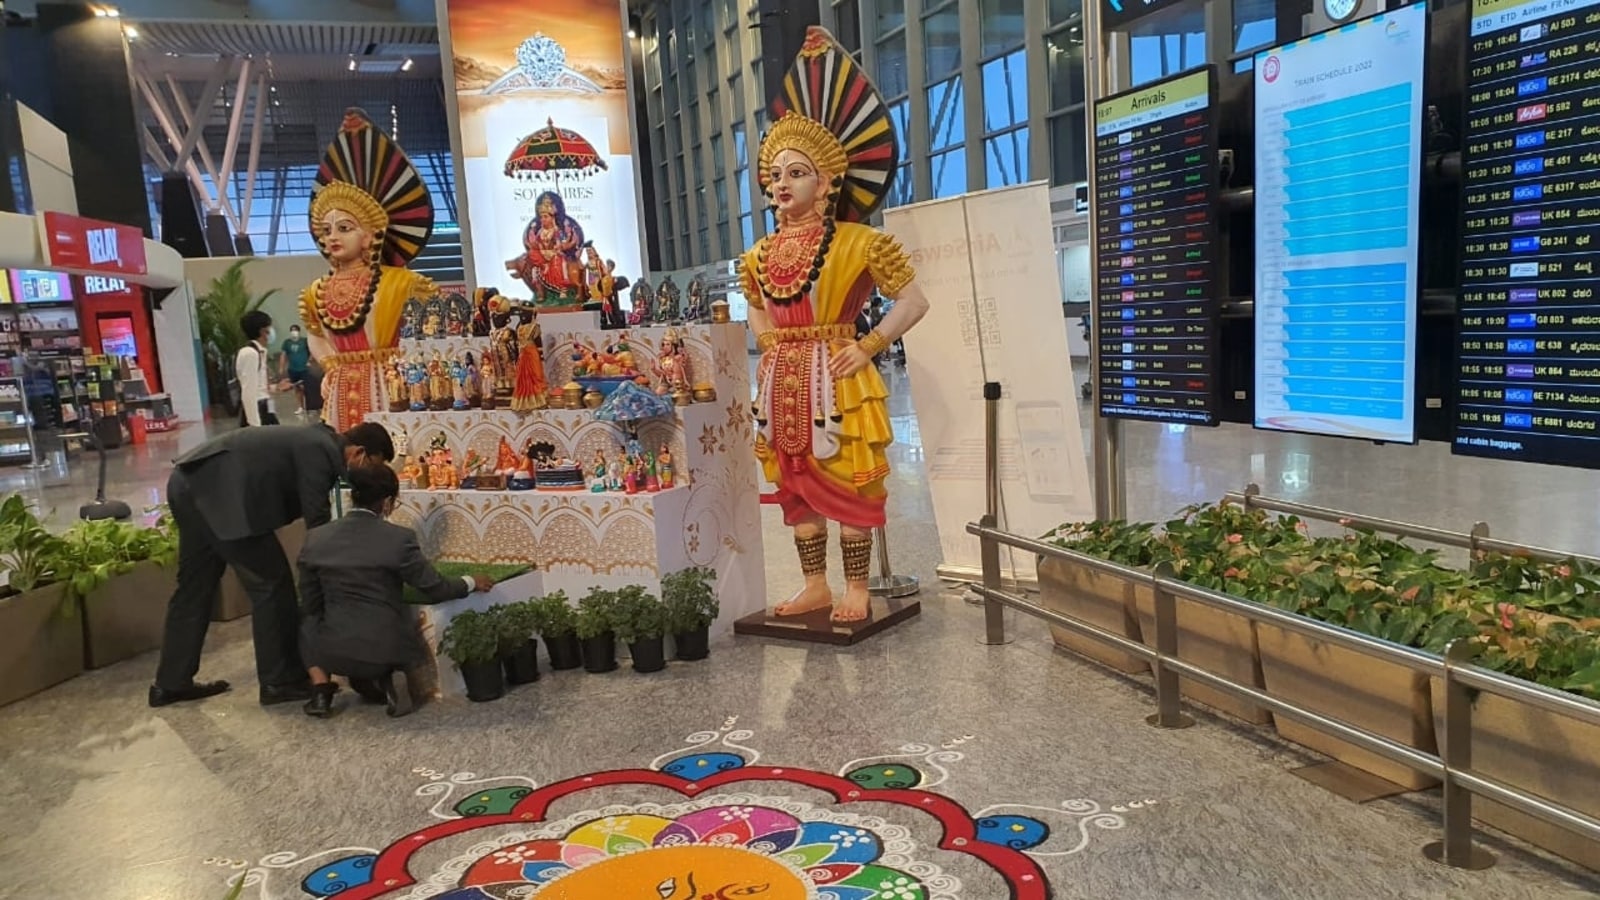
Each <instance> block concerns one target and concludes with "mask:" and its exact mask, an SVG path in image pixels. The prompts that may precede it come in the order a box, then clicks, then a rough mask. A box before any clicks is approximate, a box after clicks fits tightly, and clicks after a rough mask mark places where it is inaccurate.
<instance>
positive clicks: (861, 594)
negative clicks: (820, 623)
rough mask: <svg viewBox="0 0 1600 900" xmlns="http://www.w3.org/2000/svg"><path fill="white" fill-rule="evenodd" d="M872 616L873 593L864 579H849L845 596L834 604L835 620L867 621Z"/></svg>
mask: <svg viewBox="0 0 1600 900" xmlns="http://www.w3.org/2000/svg"><path fill="white" fill-rule="evenodd" d="M871 616H872V594H871V593H869V592H868V591H867V583H866V582H864V581H849V582H846V583H845V586H844V596H843V597H841V598H839V602H838V603H835V604H834V605H833V615H832V616H829V618H830V619H831V620H832V621H835V622H865V621H866V620H867V619H869V618H871Z"/></svg>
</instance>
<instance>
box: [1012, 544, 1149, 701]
mask: <svg viewBox="0 0 1600 900" xmlns="http://www.w3.org/2000/svg"><path fill="white" fill-rule="evenodd" d="M1135 595H1143V596H1144V599H1146V600H1148V601H1149V602H1151V603H1154V602H1155V600H1154V598H1152V597H1150V596H1149V595H1150V591H1149V590H1148V589H1146V588H1144V587H1143V586H1141V585H1138V584H1136V583H1134V582H1132V581H1128V580H1127V579H1123V578H1118V577H1116V576H1115V575H1106V574H1103V573H1101V572H1096V571H1094V570H1092V569H1087V568H1084V567H1083V566H1077V565H1073V564H1072V563H1069V562H1066V561H1065V560H1060V559H1053V558H1043V559H1040V560H1039V603H1040V605H1042V606H1043V607H1044V608H1045V609H1048V610H1050V611H1051V612H1057V613H1060V614H1062V615H1064V616H1068V617H1070V618H1073V619H1077V620H1078V621H1080V622H1083V623H1084V624H1086V625H1093V626H1095V627H1096V628H1100V629H1102V630H1105V631H1109V632H1111V633H1112V634H1116V635H1121V636H1123V637H1125V638H1128V639H1129V640H1134V641H1137V640H1139V619H1138V617H1137V615H1136V613H1135V605H1134V604H1135ZM1050 633H1051V634H1052V635H1053V636H1054V637H1055V641H1056V646H1057V647H1061V648H1063V649H1066V650H1071V651H1072V652H1073V653H1076V654H1078V655H1080V656H1087V657H1088V658H1090V659H1092V660H1094V661H1096V662H1098V663H1102V664H1104V665H1107V666H1110V667H1111V668H1113V669H1116V670H1118V671H1121V672H1127V673H1129V674H1137V673H1139V672H1146V671H1149V669H1150V666H1149V665H1148V664H1147V663H1146V662H1145V661H1144V660H1142V659H1140V658H1138V657H1136V656H1132V655H1130V654H1127V653H1124V652H1122V651H1121V650H1117V649H1114V648H1111V647H1107V646H1106V645H1105V644H1102V643H1100V642H1099V641H1096V640H1093V639H1092V638H1087V637H1082V636H1080V635H1077V634H1073V633H1072V632H1070V631H1068V630H1067V629H1065V628H1051V629H1050Z"/></svg>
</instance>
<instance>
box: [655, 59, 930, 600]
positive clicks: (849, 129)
mask: <svg viewBox="0 0 1600 900" xmlns="http://www.w3.org/2000/svg"><path fill="white" fill-rule="evenodd" d="M784 83H785V91H784V93H783V95H782V96H780V97H779V98H777V99H776V100H775V101H774V103H773V107H772V119H773V125H772V128H771V130H770V131H768V132H767V135H766V137H765V138H764V139H763V140H762V143H761V147H760V151H759V160H758V161H757V162H758V171H759V173H760V181H761V185H762V189H763V190H764V191H765V192H766V194H767V196H768V197H769V198H771V200H772V201H773V202H774V204H775V208H776V217H777V228H776V231H775V232H774V233H773V234H771V235H768V236H767V237H764V238H762V240H761V241H760V242H759V243H758V244H757V245H756V246H755V247H753V248H751V249H750V250H749V251H748V252H747V253H746V254H745V256H744V268H743V274H742V276H741V277H742V280H743V290H744V294H745V296H746V297H748V298H749V300H750V327H751V329H752V330H753V331H754V332H755V333H756V341H757V344H758V346H759V347H760V349H761V351H762V357H761V362H760V365H759V368H758V379H759V383H760V387H759V391H758V394H757V398H756V406H755V417H756V425H757V435H756V454H757V456H758V457H760V459H761V462H762V465H763V466H764V468H765V474H766V478H767V480H769V481H770V482H772V483H773V484H775V485H777V499H778V502H779V503H780V504H781V505H782V507H783V511H784V520H785V522H786V523H787V524H789V525H790V526H793V527H794V528H795V541H796V544H797V545H798V547H799V551H800V559H801V565H802V570H803V572H804V573H805V575H806V585H805V587H803V588H802V589H801V590H800V591H799V592H798V593H796V594H795V595H794V596H793V597H791V598H790V599H789V600H788V601H787V602H785V603H783V604H780V605H779V606H778V607H777V608H776V609H775V610H774V612H775V613H776V614H777V615H778V616H787V615H804V614H807V613H811V612H814V611H817V610H822V609H828V608H831V609H832V615H831V618H832V619H833V620H834V621H836V622H862V621H865V620H867V619H868V618H869V617H870V616H871V607H870V596H869V594H868V590H867V576H868V574H869V567H870V560H871V552H872V529H873V528H875V527H877V526H880V525H882V524H883V522H884V512H883V510H884V500H885V497H886V491H885V488H884V479H885V478H886V477H887V475H888V471H889V466H888V459H887V457H886V456H885V452H884V450H885V448H886V447H887V446H888V445H889V443H890V441H891V440H892V439H893V433H892V432H891V430H890V428H889V420H888V414H887V409H886V406H885V402H884V401H885V398H886V397H887V396H888V390H887V389H886V388H885V386H884V384H883V379H882V377H881V376H880V375H879V374H878V371H877V369H876V368H875V367H874V366H873V365H872V363H871V358H872V357H873V356H876V355H877V354H878V353H881V352H882V351H884V350H885V349H887V348H888V347H889V345H890V343H891V342H892V340H893V339H895V338H897V337H899V336H900V333H901V332H903V331H904V330H905V329H906V328H908V327H909V326H910V325H911V324H914V323H915V321H916V317H917V316H920V314H921V311H922V310H925V309H926V304H925V301H924V300H923V299H922V295H921V292H920V289H919V288H918V287H916V285H915V284H914V283H913V279H914V277H915V273H914V272H913V271H912V268H911V264H910V261H909V259H908V258H907V257H906V255H905V253H904V252H903V251H902V250H901V249H900V245H899V244H898V243H897V242H896V241H895V239H894V238H892V237H890V236H889V235H887V234H885V233H883V232H881V231H878V230H876V229H874V228H872V227H870V226H867V225H863V224H860V223H861V222H862V221H863V220H864V219H866V218H867V217H868V216H870V215H871V213H872V212H873V210H875V209H876V208H877V207H878V206H879V205H880V204H881V203H882V202H883V199H884V196H885V194H886V192H887V191H888V187H889V183H890V181H891V179H892V178H893V174H894V165H895V160H896V159H897V156H896V146H897V138H896V135H895V131H894V126H893V123H892V122H891V121H890V120H889V117H888V113H887V110H886V109H885V107H884V105H883V100H882V98H881V97H880V96H879V95H878V92H877V89H876V88H875V87H874V86H873V85H872V83H871V81H870V80H869V79H868V78H867V76H866V75H865V73H863V72H862V71H861V70H860V69H859V68H858V67H857V66H856V64H855V62H854V60H853V59H852V58H851V56H850V55H849V54H848V53H847V52H845V51H844V50H843V49H842V48H841V47H840V46H839V45H838V44H837V43H836V42H835V41H834V39H833V37H832V35H830V34H829V33H828V32H827V31H825V30H823V29H820V28H812V29H810V30H809V31H808V32H807V36H806V40H805V43H804V45H803V46H802V49H801V51H800V54H799V56H798V57H797V58H796V60H795V63H794V66H793V67H792V68H791V69H790V71H789V73H788V74H787V75H786V76H785V82H784ZM874 289H876V290H878V291H880V292H881V293H883V294H884V295H886V296H889V297H892V298H896V299H897V300H898V301H900V302H898V303H897V304H896V307H895V309H894V311H893V312H891V313H890V315H889V316H888V317H887V318H886V319H885V321H884V323H883V324H882V325H881V326H879V329H874V330H873V331H872V332H871V333H869V334H867V335H865V336H862V337H861V338H860V339H859V340H857V335H856V329H855V324H854V323H855V320H856V317H857V315H858V314H859V313H860V311H861V309H862V307H863V305H864V304H865V303H866V302H867V300H868V299H869V297H870V296H871V294H872V291H873V290H874ZM660 293H661V296H662V298H663V299H662V300H661V302H660V303H659V304H658V306H657V309H656V319H657V321H660V320H661V319H662V318H663V317H664V316H665V317H669V318H675V317H676V315H677V309H678V307H677V297H676V296H675V295H673V296H671V297H670V299H668V297H667V293H668V292H667V286H666V285H663V287H662V289H661V292H660ZM896 314H899V315H898V316H897V315H896ZM713 327H715V326H713ZM829 520H832V521H835V522H838V523H839V526H840V529H841V535H840V539H839V545H840V551H841V557H842V559H843V562H844V575H845V593H844V594H843V595H842V596H841V597H840V598H838V599H837V600H836V599H835V597H834V595H833V592H832V590H831V589H830V588H829V587H828V584H827V575H826V572H827V542H828V538H827V523H828V521H829Z"/></svg>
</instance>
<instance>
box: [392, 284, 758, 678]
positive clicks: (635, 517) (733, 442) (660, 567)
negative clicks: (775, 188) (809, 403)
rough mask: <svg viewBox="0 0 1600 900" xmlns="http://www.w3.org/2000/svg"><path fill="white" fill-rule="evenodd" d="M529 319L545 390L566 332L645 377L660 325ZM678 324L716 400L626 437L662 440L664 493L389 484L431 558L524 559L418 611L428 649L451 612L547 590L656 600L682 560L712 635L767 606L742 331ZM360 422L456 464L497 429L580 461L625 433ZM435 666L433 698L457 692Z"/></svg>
mask: <svg viewBox="0 0 1600 900" xmlns="http://www.w3.org/2000/svg"><path fill="white" fill-rule="evenodd" d="M539 322H540V325H541V326H542V327H543V331H544V345H545V352H544V360H545V373H546V377H547V379H548V381H549V383H550V384H551V385H552V386H560V385H563V384H565V383H566V382H568V381H570V380H571V373H572V362H571V359H570V357H569V352H570V350H571V346H572V342H573V340H574V339H577V340H579V341H582V342H583V343H585V344H586V345H587V346H589V347H597V346H604V345H605V344H607V343H608V342H610V341H612V340H614V339H616V338H617V337H618V336H619V335H622V334H626V336H627V338H628V343H629V345H630V347H631V349H632V350H633V354H634V359H635V363H636V365H637V367H638V369H639V370H640V371H641V372H645V373H648V372H649V370H650V366H651V364H652V363H653V362H654V361H655V357H656V354H657V352H658V348H659V347H660V343H661V339H662V338H663V337H664V336H665V334H666V332H667V328H665V327H650V328H630V329H626V330H625V331H602V330H601V329H600V328H599V320H598V315H597V314H595V313H559V314H543V315H541V316H540V317H539ZM677 330H678V332H679V334H680V335H681V336H682V337H683V340H684V346H685V349H686V350H687V352H688V353H689V356H690V360H691V362H690V365H691V369H692V374H693V377H694V380H695V381H709V382H711V383H712V384H713V385H715V387H716V391H717V399H716V400H715V401H713V402H709V403H694V404H690V405H688V406H683V407H678V408H677V415H676V416H674V417H673V418H670V419H668V418H663V419H654V420H649V421H647V422H644V423H641V425H640V428H639V440H640V442H641V443H642V444H643V445H644V446H645V447H646V448H647V449H652V450H654V449H657V448H659V447H660V446H661V445H662V444H665V445H666V446H667V447H668V448H669V449H670V451H671V453H672V459H673V468H674V470H675V472H676V473H677V478H678V483H677V485H676V486H675V487H673V488H672V489H671V490H668V491H661V492H658V493H654V494H651V493H638V494H625V493H622V492H605V493H599V494H596V493H591V492H589V491H537V490H535V491H478V490H433V491H430V490H404V491H402V492H401V498H400V507H399V509H397V510H396V512H395V514H394V521H395V522H398V523H400V524H404V525H407V526H409V527H411V528H414V529H416V531H417V535H418V538H419V539H420V540H421V542H422V547H423V551H424V552H425V553H427V554H428V555H429V556H430V557H431V558H434V559H440V560H459V561H467V562H485V563H491V562H492V563H521V564H528V565H532V566H534V567H536V571H535V572H532V573H530V574H528V575H525V576H522V577H519V578H517V579H514V580H512V581H511V582H508V583H507V584H505V585H502V586H500V587H498V588H497V589H496V590H495V591H494V592H492V593H490V594H487V595H482V594H474V595H472V596H471V597H468V598H467V599H465V600H460V601H455V602H453V603H446V604H439V605H437V606H431V607H423V608H422V610H423V619H424V634H425V635H426V636H427V638H428V640H429V642H430V645H431V646H436V645H437V643H438V638H439V635H440V634H441V633H442V632H443V629H444V628H445V626H446V625H447V624H448V623H449V620H450V618H451V617H452V616H454V615H455V614H456V613H458V612H460V611H461V610H464V609H485V608H487V607H488V606H491V605H493V604H494V603H504V602H511V601H516V600H525V599H527V598H529V597H533V596H541V595H543V594H546V593H549V592H552V591H557V590H561V591H565V592H566V594H567V596H568V598H570V599H571V600H572V601H573V602H574V603H576V602H577V600H578V599H579V598H580V597H582V596H583V595H584V594H586V593H588V591H589V589H590V588H592V587H595V586H600V587H604V588H608V589H615V588H619V587H623V586H626V585H630V584H639V585H643V586H644V587H645V588H646V589H647V590H649V591H650V592H651V593H652V594H654V595H656V596H660V589H661V577H662V576H664V575H668V574H670V573H672V572H675V571H678V570H679V569H683V568H686V567H689V566H708V567H710V568H711V569H713V570H715V571H716V573H717V579H716V585H715V586H716V590H717V596H718V599H719V600H720V601H721V604H722V611H721V614H720V615H719V616H718V618H717V621H716V623H715V624H713V625H712V630H711V631H712V635H713V636H716V635H718V634H721V633H724V632H726V631H728V630H729V629H731V628H732V623H733V621H734V620H735V619H738V618H740V617H742V616H745V615H748V614H750V613H753V612H757V611H759V610H762V609H764V608H765V607H766V603H767V588H766V567H765V562H764V557H763V550H762V543H761V510H760V497H759V488H758V487H757V484H756V475H755V472H756V462H755V450H754V438H753V434H752V422H751V413H750V397H751V390H750V381H749V368H748V365H747V364H746V361H745V355H746V354H745V329H744V326H743V325H742V324H737V323H729V324H723V325H685V326H679V327H678V328H677ZM487 346H488V338H475V337H449V338H441V339H435V340H405V341H402V342H401V347H402V348H403V350H404V351H405V353H406V354H407V355H410V354H412V353H413V352H417V351H420V352H422V353H423V354H425V355H428V356H431V355H432V353H433V351H434V350H440V351H442V352H443V353H444V354H445V355H447V356H452V357H453V356H456V355H458V354H459V353H461V352H462V351H464V350H468V349H470V350H473V351H475V353H476V351H479V350H480V349H481V348H484V347H487ZM368 418H369V420H370V421H375V422H378V423H380V424H382V425H384V427H386V428H388V429H389V430H390V432H391V433H398V431H399V429H401V428H404V429H405V431H406V434H407V445H408V446H407V449H408V450H409V452H410V453H411V454H413V455H415V454H421V453H424V452H426V450H427V448H428V446H429V444H430V443H431V442H432V441H433V440H434V438H435V437H436V436H438V435H441V434H442V435H443V436H444V440H445V443H446V444H447V446H449V447H450V450H451V452H452V454H453V455H454V458H455V460H456V462H457V464H459V463H460V462H461V461H462V460H463V459H465V458H466V453H467V451H468V450H469V449H472V450H476V451H477V452H478V453H479V454H481V455H483V456H485V457H486V458H488V459H490V460H493V459H494V458H495V452H496V450H497V448H498V446H499V443H500V438H501V437H502V436H504V437H505V438H507V439H508V440H510V441H511V444H512V446H513V447H515V448H516V449H517V450H518V451H519V452H520V451H521V450H522V449H523V448H525V447H526V446H527V444H528V442H529V441H534V440H537V441H548V442H550V443H551V444H553V445H555V448H556V452H557V453H558V454H561V455H564V456H569V457H571V458H572V459H574V460H577V461H579V462H581V463H583V464H584V465H585V466H586V467H587V465H588V463H589V461H590V460H592V459H593V458H594V454H595V451H596V450H597V449H599V450H604V451H605V452H606V455H607V458H608V459H609V458H610V456H611V454H612V452H613V451H615V450H616V449H617V447H618V446H619V445H621V444H622V443H623V441H625V440H626V433H625V432H624V430H623V429H622V428H620V427H619V426H616V425H612V424H610V423H607V422H601V421H599V420H597V419H596V418H595V417H594V413H593V411H591V410H586V409H585V410H569V409H551V410H539V411H534V412H529V413H518V412H513V411H511V410H509V409H495V410H481V409H477V410H462V411H446V412H401V413H374V414H372V415H371V416H369V417H368ZM685 476H687V483H685V481H684V478H685ZM513 594H514V595H513ZM440 669H441V678H440V681H441V685H442V687H443V688H444V689H445V690H446V692H451V693H454V692H456V691H459V690H460V689H461V685H460V676H459V674H457V673H455V672H454V667H453V666H450V665H449V664H448V663H442V664H441V666H440Z"/></svg>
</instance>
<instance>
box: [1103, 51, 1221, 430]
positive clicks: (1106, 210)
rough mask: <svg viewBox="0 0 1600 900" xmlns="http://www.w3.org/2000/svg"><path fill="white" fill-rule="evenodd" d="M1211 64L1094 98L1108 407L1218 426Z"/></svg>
mask: <svg viewBox="0 0 1600 900" xmlns="http://www.w3.org/2000/svg"><path fill="white" fill-rule="evenodd" d="M1216 106H1217V103H1216V82H1215V78H1214V77H1213V75H1212V70H1211V69H1210V68H1204V69H1197V70H1195V71H1194V72H1191V73H1189V74H1187V75H1179V76H1177V77H1175V78H1171V79H1168V80H1166V81H1162V82H1157V83H1155V84H1151V85H1147V86H1145V87H1141V88H1139V89H1137V90H1134V91H1129V92H1128V93H1124V94H1120V95H1117V96H1114V97H1108V98H1106V99H1104V100H1101V101H1098V102H1097V103H1096V104H1095V110H1094V115H1095V129H1094V131H1095V139H1094V148H1095V149H1094V172H1095V199H1096V203H1095V218H1094V234H1095V253H1096V255H1097V260H1098V263H1099V266H1098V271H1099V276H1098V278H1099V283H1098V284H1097V285H1096V288H1095V302H1096V304H1097V305H1098V308H1099V314H1100V315H1099V329H1100V333H1099V334H1098V335H1096V339H1097V340H1098V341H1099V345H1100V375H1099V378H1100V383H1099V384H1098V385H1097V386H1096V388H1097V396H1098V397H1099V403H1098V405H1099V409H1100V415H1102V416H1112V417H1118V418H1131V419H1144V420H1146V421H1155V422H1181V423H1188V424H1193V425H1215V424H1217V419H1216V372H1217V366H1216V351H1217V301H1216V276H1215V272H1214V271H1213V260H1212V239H1213V222H1212V202H1213V200H1214V199H1215V194H1216V183H1217V167H1216V144H1215V142H1214V138H1213V134H1214V130H1215V129H1214V126H1213V121H1212V119H1213V114H1214V111H1215V110H1216Z"/></svg>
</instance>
